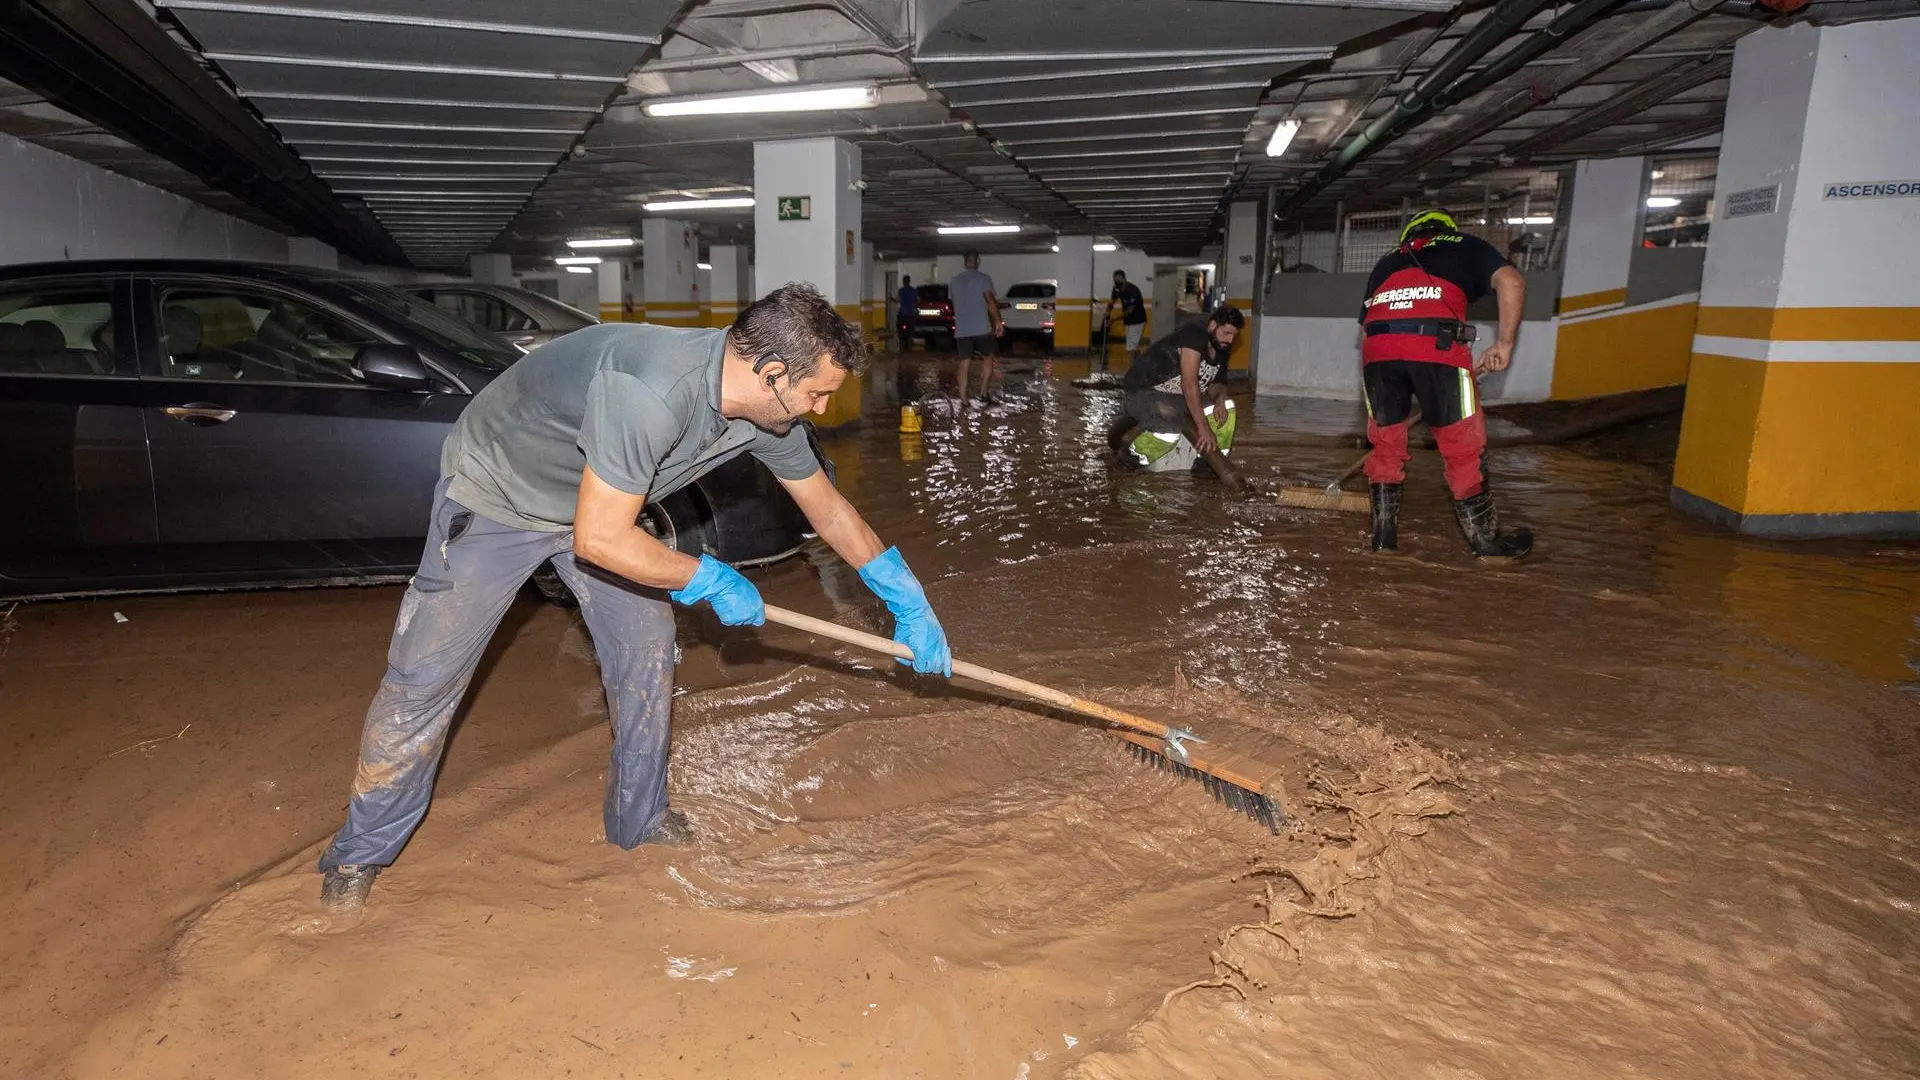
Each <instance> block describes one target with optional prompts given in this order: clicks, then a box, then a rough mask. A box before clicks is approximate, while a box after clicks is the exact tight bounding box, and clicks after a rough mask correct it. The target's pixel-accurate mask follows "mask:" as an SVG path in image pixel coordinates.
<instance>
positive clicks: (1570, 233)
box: [1560, 157, 1647, 296]
mask: <svg viewBox="0 0 1920 1080" xmlns="http://www.w3.org/2000/svg"><path fill="white" fill-rule="evenodd" d="M1646 164H1647V160H1646V159H1645V158H1641V157H1624V158H1607V159H1604V160H1588V161H1581V162H1579V163H1577V164H1575V165H1574V167H1573V212H1572V219H1571V220H1570V221H1568V223H1567V257H1566V271H1565V274H1564V276H1563V277H1562V279H1561V285H1560V295H1562V296H1586V295H1589V294H1592V293H1598V292H1609V291H1612V290H1614V289H1624V288H1626V287H1627V271H1628V269H1629V267H1630V266H1631V264H1632V262H1633V249H1634V245H1635V243H1636V242H1637V241H1638V240H1639V232H1640V199H1641V194H1640V193H1641V190H1642V187H1643V182H1644V178H1645V176H1646Z"/></svg>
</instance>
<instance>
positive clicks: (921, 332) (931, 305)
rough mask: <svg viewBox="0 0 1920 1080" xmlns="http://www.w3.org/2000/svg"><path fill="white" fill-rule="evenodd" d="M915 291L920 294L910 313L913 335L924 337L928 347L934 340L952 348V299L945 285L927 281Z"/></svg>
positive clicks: (931, 345)
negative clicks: (917, 304)
mask: <svg viewBox="0 0 1920 1080" xmlns="http://www.w3.org/2000/svg"><path fill="white" fill-rule="evenodd" d="M915 291H916V292H918V293H919V294H920V303H919V306H918V309H917V310H915V311H914V312H913V313H912V315H913V318H912V322H911V325H912V327H913V336H914V337H918V338H925V339H926V342H927V348H929V349H931V348H933V347H934V343H935V342H936V341H939V342H941V343H942V344H944V345H945V346H946V347H947V348H952V347H953V300H952V299H951V298H950V297H949V296H948V294H947V287H946V286H945V285H939V284H934V283H931V282H929V283H928V284H925V285H921V286H918V287H917V289H916V290H915Z"/></svg>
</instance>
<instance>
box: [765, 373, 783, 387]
mask: <svg viewBox="0 0 1920 1080" xmlns="http://www.w3.org/2000/svg"><path fill="white" fill-rule="evenodd" d="M779 379H780V376H778V375H769V376H767V389H769V390H771V389H773V384H774V383H775V382H777V381H779Z"/></svg>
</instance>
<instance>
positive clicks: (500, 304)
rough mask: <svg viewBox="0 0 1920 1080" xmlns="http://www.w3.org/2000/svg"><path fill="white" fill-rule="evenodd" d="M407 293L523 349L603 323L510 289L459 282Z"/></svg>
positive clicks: (550, 300) (524, 291)
mask: <svg viewBox="0 0 1920 1080" xmlns="http://www.w3.org/2000/svg"><path fill="white" fill-rule="evenodd" d="M406 290H407V291H408V292H410V293H412V294H413V295H415V296H418V297H420V298H421V299H423V300H429V301H431V302H432V303H433V305H434V306H435V307H438V308H439V309H440V310H442V311H444V312H446V313H447V314H449V315H452V316H454V317H455V318H458V319H464V320H466V321H467V322H470V323H472V324H473V325H475V326H478V327H480V328H482V329H484V330H488V331H491V332H492V333H494V334H496V335H498V336H499V337H501V338H504V339H505V340H506V341H507V343H508V344H511V345H517V346H519V347H520V348H522V349H532V348H535V347H537V346H540V345H545V344H546V343H547V342H549V341H552V340H553V339H554V338H557V337H561V336H563V335H566V334H571V333H573V332H574V331H575V330H578V329H580V328H581V327H585V326H592V325H594V324H595V323H598V322H599V321H600V320H599V319H596V318H594V317H593V316H591V315H589V314H587V313H586V312H584V311H581V310H580V309H579V308H576V307H573V306H571V305H568V304H563V303H561V302H560V301H558V300H555V299H554V298H553V297H551V296H543V295H541V294H540V293H537V292H534V291H532V290H531V289H517V288H514V287H513V286H511V285H480V284H475V283H473V282H467V281H460V282H450V283H447V284H431V285H409V286H406Z"/></svg>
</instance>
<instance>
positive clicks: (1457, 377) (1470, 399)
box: [1360, 360, 1480, 428]
mask: <svg viewBox="0 0 1920 1080" xmlns="http://www.w3.org/2000/svg"><path fill="white" fill-rule="evenodd" d="M1360 375H1361V378H1362V380H1363V381H1364V382H1365V383H1366V386H1367V415H1368V416H1370V417H1372V418H1373V422H1374V423H1376V424H1379V425H1380V426H1381V427H1392V426H1393V425H1395V424H1399V423H1403V422H1405V421H1406V419H1407V417H1408V416H1410V415H1412V412H1413V403H1414V401H1416V400H1418V401H1419V402H1420V413H1421V418H1422V419H1423V420H1425V421H1426V424H1427V427H1429V428H1438V427H1446V426H1447V425H1448V424H1457V423H1459V422H1460V421H1462V420H1465V419H1467V418H1468V417H1470V416H1472V415H1473V414H1474V413H1476V412H1478V411H1479V409H1480V397H1479V393H1478V391H1477V390H1476V389H1475V387H1474V384H1473V372H1471V371H1468V370H1467V369H1466V368H1462V367H1455V366H1453V365H1452V364H1436V363H1433V362H1431V361H1427V360H1375V361H1374V362H1373V363H1371V364H1367V365H1365V366H1363V367H1362V368H1361V369H1360Z"/></svg>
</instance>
